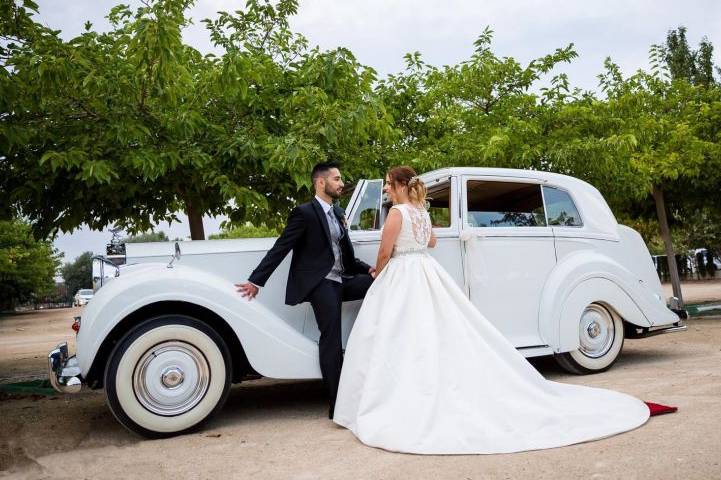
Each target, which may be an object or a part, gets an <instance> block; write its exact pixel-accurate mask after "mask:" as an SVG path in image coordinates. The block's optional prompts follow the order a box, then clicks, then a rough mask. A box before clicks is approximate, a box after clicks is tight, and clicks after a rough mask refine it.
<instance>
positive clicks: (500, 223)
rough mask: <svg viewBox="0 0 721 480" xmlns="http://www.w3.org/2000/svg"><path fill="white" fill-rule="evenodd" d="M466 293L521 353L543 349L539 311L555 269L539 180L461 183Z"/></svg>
mask: <svg viewBox="0 0 721 480" xmlns="http://www.w3.org/2000/svg"><path fill="white" fill-rule="evenodd" d="M462 185H463V191H462V197H461V204H462V218H463V232H462V233H461V236H462V238H463V239H464V243H465V245H464V262H465V269H466V278H467V281H466V288H467V292H468V294H469V297H470V299H471V301H472V302H473V304H474V305H475V306H476V307H477V308H478V309H479V310H480V311H481V313H483V315H484V316H485V317H486V318H487V319H488V320H489V321H490V322H491V323H493V324H494V325H495V326H496V328H498V329H499V330H500V331H501V332H502V333H503V334H504V335H505V337H506V338H507V339H508V340H509V341H510V342H511V343H512V344H513V345H514V346H516V347H517V348H523V347H540V346H544V345H545V342H544V341H543V340H542V339H541V336H540V334H539V328H538V309H539V304H540V300H541V292H542V290H543V286H544V285H545V282H546V279H547V278H548V275H549V274H550V272H551V270H552V269H553V268H554V266H555V264H556V255H555V249H554V239H553V231H552V228H551V227H549V226H548V222H547V220H546V215H545V210H544V206H543V193H542V190H541V185H540V182H539V181H536V180H533V179H525V178H514V177H488V176H465V177H463V178H462Z"/></svg>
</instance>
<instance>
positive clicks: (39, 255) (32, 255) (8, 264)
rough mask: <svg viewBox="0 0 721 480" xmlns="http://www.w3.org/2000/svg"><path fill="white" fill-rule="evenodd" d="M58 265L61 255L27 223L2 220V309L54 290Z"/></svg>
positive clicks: (0, 227)
mask: <svg viewBox="0 0 721 480" xmlns="http://www.w3.org/2000/svg"><path fill="white" fill-rule="evenodd" d="M59 266H60V255H58V253H57V252H55V251H54V250H53V247H52V245H51V244H50V242H48V241H38V240H35V238H33V235H32V232H31V229H30V226H29V225H28V224H26V223H24V222H21V221H18V220H12V221H4V220H0V310H7V309H12V308H14V306H15V305H17V304H19V303H22V302H25V301H29V300H32V299H33V298H39V297H43V296H45V295H48V294H50V293H52V291H53V289H54V288H55V280H54V278H55V271H56V270H57V268H58V267H59Z"/></svg>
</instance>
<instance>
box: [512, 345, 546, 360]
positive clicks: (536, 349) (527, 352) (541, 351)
mask: <svg viewBox="0 0 721 480" xmlns="http://www.w3.org/2000/svg"><path fill="white" fill-rule="evenodd" d="M516 350H518V351H519V353H520V354H521V355H523V356H524V357H526V358H530V357H542V356H544V355H553V349H552V348H551V347H549V346H548V345H534V346H531V347H518V348H517V349H516Z"/></svg>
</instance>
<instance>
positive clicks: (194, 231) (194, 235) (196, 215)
mask: <svg viewBox="0 0 721 480" xmlns="http://www.w3.org/2000/svg"><path fill="white" fill-rule="evenodd" d="M185 213H186V214H187V215H188V224H189V225H190V239H191V240H205V230H204V229H203V215H202V213H200V212H199V211H197V210H196V209H195V208H193V202H192V201H191V200H190V199H186V200H185Z"/></svg>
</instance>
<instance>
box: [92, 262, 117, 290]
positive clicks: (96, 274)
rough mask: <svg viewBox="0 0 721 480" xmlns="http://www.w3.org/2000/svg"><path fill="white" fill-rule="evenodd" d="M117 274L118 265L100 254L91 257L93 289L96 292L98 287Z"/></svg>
mask: <svg viewBox="0 0 721 480" xmlns="http://www.w3.org/2000/svg"><path fill="white" fill-rule="evenodd" d="M119 276H120V267H118V266H117V265H115V264H114V263H113V262H111V261H110V260H108V259H107V258H105V257H103V256H101V255H98V256H95V257H93V291H95V292H97V291H98V290H99V289H100V287H102V286H103V285H105V284H106V283H108V282H109V281H110V280H112V279H113V278H115V277H119Z"/></svg>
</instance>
